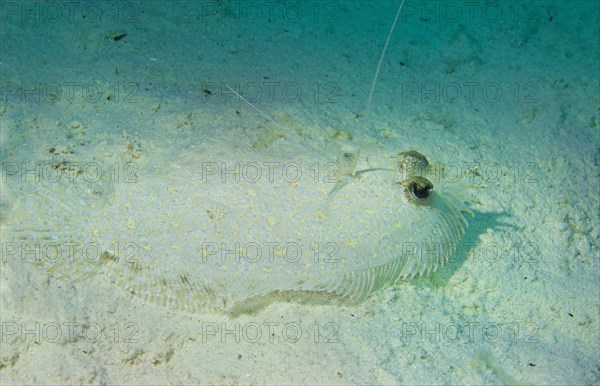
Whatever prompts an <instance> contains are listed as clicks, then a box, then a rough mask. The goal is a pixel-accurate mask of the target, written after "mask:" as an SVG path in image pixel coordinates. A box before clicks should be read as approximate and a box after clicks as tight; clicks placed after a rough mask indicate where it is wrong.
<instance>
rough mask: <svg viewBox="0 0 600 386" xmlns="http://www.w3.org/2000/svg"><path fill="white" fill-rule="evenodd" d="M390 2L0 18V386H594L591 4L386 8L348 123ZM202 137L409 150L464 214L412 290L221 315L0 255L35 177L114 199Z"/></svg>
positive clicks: (262, 144)
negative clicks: (450, 244)
mask: <svg viewBox="0 0 600 386" xmlns="http://www.w3.org/2000/svg"><path fill="white" fill-rule="evenodd" d="M398 6H399V2H396V1H371V2H359V1H347V2H346V1H344V2H326V1H323V2H310V1H307V2H281V3H279V2H277V3H273V4H272V3H266V2H261V1H258V2H253V1H248V2H236V1H223V2H218V1H196V2H178V3H170V2H158V1H157V2H128V3H116V2H86V3H78V2H75V3H71V2H69V3H61V2H27V3H21V2H7V1H3V2H2V3H0V7H1V11H2V13H1V14H0V23H1V24H0V33H1V34H2V38H1V43H0V52H1V56H0V85H1V93H2V95H1V97H2V101H1V105H0V129H1V131H0V146H1V151H2V153H1V161H2V165H3V166H2V171H3V178H2V185H1V186H0V187H1V196H0V198H1V206H0V208H1V210H2V213H1V216H0V226H1V228H0V229H1V231H2V265H1V268H2V270H1V304H0V306H1V323H2V328H1V332H2V336H1V339H2V341H1V343H2V347H1V355H0V381H1V382H2V384H184V383H185V384H458V383H460V384H598V383H599V382H600V366H599V359H600V358H599V354H598V353H599V352H600V347H599V346H600V343H599V342H600V339H599V335H600V334H599V331H600V325H599V311H598V310H599V299H600V297H599V295H600V279H599V256H598V245H599V244H598V242H599V238H600V224H599V221H598V213H599V202H598V201H599V197H600V194H599V193H600V192H599V181H598V172H599V168H600V146H599V145H600V143H599V116H598V114H599V111H598V108H599V106H600V103H599V99H598V91H599V85H598V80H599V73H598V68H600V66H599V58H600V55H599V52H598V47H599V44H598V43H599V40H600V38H599V36H598V30H599V29H598V25H599V24H598V23H599V20H598V18H599V5H598V3H597V2H593V1H574V2H570V3H568V4H567V3H565V2H562V1H556V2H555V1H536V2H531V3H527V4H525V3H516V2H515V3H513V2H500V3H498V4H496V6H492V5H490V4H489V3H483V2H481V3H479V2H471V3H469V4H467V3H464V2H416V1H407V2H406V3H405V5H404V8H403V10H402V13H401V15H400V17H399V19H398V24H397V25H396V29H395V31H394V33H393V35H392V36H391V39H390V44H389V47H388V51H387V54H386V57H385V59H384V61H383V63H382V66H381V72H380V74H379V81H378V83H377V85H376V88H375V92H374V96H373V103H372V105H371V108H370V110H369V111H368V114H367V115H366V116H365V108H366V104H367V98H368V93H369V88H370V85H371V80H372V77H373V74H374V72H375V68H376V66H377V61H378V59H379V55H380V53H381V50H382V48H383V45H384V43H385V39H386V36H387V34H388V32H389V28H390V26H391V24H392V21H393V17H394V15H395V13H396V11H397V9H398ZM57 12H58V13H57ZM226 85H228V86H230V87H232V88H233V89H235V90H237V92H239V93H240V94H241V95H243V96H244V97H245V98H246V99H247V100H249V101H251V102H252V104H253V105H254V106H255V107H256V108H258V109H259V110H260V111H262V112H263V113H264V114H265V115H267V116H268V118H267V117H265V116H263V115H262V114H260V113H259V112H257V111H256V110H254V109H253V108H252V107H250V106H249V105H248V104H247V103H245V102H244V101H242V100H240V99H239V98H237V97H236V95H234V94H232V93H231V92H230V91H229V89H228V88H227V86H226ZM222 138H227V139H228V140H233V141H239V142H240V143H245V144H249V145H251V146H254V147H255V148H263V149H273V148H277V146H278V144H280V143H287V142H291V143H299V144H304V145H306V146H313V147H316V148H318V147H325V144H327V143H329V142H330V141H337V142H344V143H349V144H353V145H355V146H360V145H361V144H368V145H369V146H377V145H380V146H382V147H384V148H386V149H397V150H398V151H406V150H411V149H414V150H418V151H419V152H421V153H423V154H425V155H427V157H428V158H429V160H430V162H431V163H432V164H433V166H434V170H437V171H438V172H437V174H435V176H436V177H437V178H438V179H440V180H444V181H443V182H447V183H452V184H456V186H459V187H460V188H461V189H463V190H464V192H465V195H466V196H468V197H469V202H470V209H471V210H472V211H473V212H474V213H475V217H474V218H473V219H472V220H471V226H470V228H469V229H468V230H467V233H466V235H465V236H464V238H463V239H462V241H461V249H460V252H459V253H458V254H457V256H455V257H453V259H452V260H451V262H450V263H449V264H448V265H446V266H445V267H444V268H443V269H441V270H438V271H437V272H435V273H434V274H433V275H430V276H428V277H424V278H418V279H414V280H409V281H406V282H402V283H399V284H396V285H394V286H392V287H389V288H387V289H384V290H382V291H379V292H377V293H375V294H373V295H372V296H370V297H369V298H368V299H366V300H365V301H363V302H360V303H358V304H345V303H343V302H340V301H339V300H335V299H321V298H319V299H313V298H301V299H297V298H295V297H294V296H282V297H276V296H274V297H273V299H270V301H269V302H266V303H264V304H261V306H260V307H253V308H252V307H250V308H249V309H248V310H246V311H244V312H240V313H236V314H233V315H232V314H223V313H219V312H215V311H211V310H208V309H207V310H201V311H198V312H193V313H192V312H186V311H182V310H173V309H169V308H168V307H163V306H161V305H159V304H155V303H153V302H147V301H144V300H143V299H140V298H137V297H130V296H129V295H128V294H127V293H126V292H125V291H122V290H120V289H118V288H116V287H115V286H113V285H111V284H110V283H109V282H108V280H107V278H105V277H91V278H86V279H85V280H83V279H82V280H68V279H67V280H55V279H50V277H49V275H48V273H47V272H45V271H44V270H41V269H38V268H37V267H36V266H34V265H33V264H30V263H29V262H28V261H24V260H27V258H25V259H23V258H22V256H26V257H27V256H29V257H31V256H32V254H33V255H35V253H40V252H39V249H36V248H37V247H36V245H35V242H36V241H39V242H41V243H43V241H44V240H43V239H40V240H33V244H31V243H30V244H28V245H26V246H23V245H22V244H20V243H19V242H15V241H14V240H11V238H10V235H11V234H14V232H16V231H19V229H15V226H14V224H15V223H17V221H16V220H15V219H17V218H19V216H21V215H22V213H20V212H18V211H15V210H14V208H15V207H16V206H17V205H16V203H18V202H19V197H20V196H21V195H26V194H31V192H32V191H34V190H35V189H34V188H35V187H36V185H35V184H36V183H37V181H36V178H37V177H40V175H39V170H38V169H36V168H35V166H34V165H35V164H36V162H41V163H47V162H48V161H52V162H55V163H56V164H57V165H59V168H58V169H59V170H61V169H60V165H63V166H62V171H63V172H64V173H66V174H67V175H68V173H69V172H70V171H71V172H72V169H70V168H71V167H72V165H74V164H77V163H79V165H81V164H84V165H87V164H90V163H97V164H99V165H111V166H110V167H108V169H107V170H109V171H111V172H113V173H114V172H115V170H117V171H119V173H120V174H118V176H119V178H120V179H119V182H123V183H124V178H125V177H127V176H128V172H130V170H128V169H125V167H124V165H128V164H129V163H133V164H135V165H137V166H139V167H140V170H143V171H151V170H154V169H153V168H156V167H158V166H157V165H163V167H164V165H176V164H177V162H178V155H180V153H181V151H182V150H183V149H185V150H186V151H187V150H189V149H193V148H194V147H195V146H199V145H200V144H204V143H207V142H210V141H213V140H218V139H222ZM286 141H287V142H286ZM112 166H114V167H112ZM115 167H116V169H115ZM435 167H437V168H438V169H435ZM442 170H444V171H445V172H442ZM86 172H89V173H93V170H92V169H90V170H86ZM63 175H65V174H63ZM91 176H93V175H91ZM114 176H116V175H115V174H113V177H114ZM42 177H43V176H42ZM88 177H89V176H88ZM89 178H93V177H89ZM435 182H436V181H434V183H435ZM116 185H117V189H118V185H119V184H116ZM64 204H65V205H67V206H68V205H69V203H64ZM57 205H59V204H57ZM148 210H151V208H149V209H148ZM159 220H160V219H157V221H159ZM52 231H53V230H49V232H52ZM57 231H58V230H57ZM63 231H64V230H63ZM7 240H8V241H7ZM30 242H31V240H30ZM15 248H16V249H15Z"/></svg>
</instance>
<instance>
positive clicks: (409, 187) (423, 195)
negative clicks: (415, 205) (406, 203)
mask: <svg viewBox="0 0 600 386" xmlns="http://www.w3.org/2000/svg"><path fill="white" fill-rule="evenodd" d="M402 185H404V186H405V188H406V196H407V197H408V198H409V199H410V200H413V201H416V202H420V201H423V200H426V199H427V198H428V197H429V196H430V195H431V191H432V190H433V184H432V183H431V181H429V180H428V179H427V178H425V177H419V176H415V177H411V178H409V179H408V180H406V181H404V183H402Z"/></svg>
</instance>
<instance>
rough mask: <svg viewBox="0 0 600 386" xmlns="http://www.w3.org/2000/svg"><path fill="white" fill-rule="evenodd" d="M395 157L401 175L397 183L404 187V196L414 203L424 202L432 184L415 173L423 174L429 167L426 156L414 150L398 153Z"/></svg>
mask: <svg viewBox="0 0 600 386" xmlns="http://www.w3.org/2000/svg"><path fill="white" fill-rule="evenodd" d="M395 158H397V161H396V162H397V165H398V168H399V170H400V175H401V177H402V181H401V182H399V183H398V184H399V185H401V186H402V187H403V188H404V190H405V193H406V197H407V198H408V199H409V201H411V202H413V203H415V204H426V203H427V201H428V200H427V198H429V196H431V191H432V190H433V184H432V183H431V181H429V180H428V179H427V178H425V177H421V176H420V175H417V174H424V173H425V172H426V171H427V170H426V169H427V168H428V167H429V162H428V161H427V158H425V156H424V155H423V154H421V153H419V152H416V151H414V150H411V151H406V152H402V153H399V154H398V155H397V156H396V157H395Z"/></svg>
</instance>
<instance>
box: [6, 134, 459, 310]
mask: <svg viewBox="0 0 600 386" xmlns="http://www.w3.org/2000/svg"><path fill="white" fill-rule="evenodd" d="M295 154H297V155H298V156H297V157H296V156H295ZM427 168H428V161H427V159H426V158H425V157H424V156H423V155H421V154H419V153H417V152H415V151H409V152H404V153H398V152H389V151H383V150H382V149H378V148H369V147H363V148H361V150H360V152H359V151H346V152H341V153H340V154H339V156H337V157H331V158H329V157H326V156H323V155H319V154H311V153H308V152H306V151H300V152H280V154H277V152H272V151H271V152H261V151H255V150H254V149H250V148H245V147H243V146H237V145H234V144H231V143H227V142H225V141H223V143H218V144H217V143H216V142H211V143H207V144H205V145H204V146H201V147H199V148H194V149H190V150H189V151H185V152H182V153H181V154H180V155H179V156H178V161H177V162H176V163H173V164H171V165H169V166H168V167H157V168H156V169H154V170H152V173H144V171H143V170H138V171H136V173H134V174H135V176H134V177H135V178H134V179H132V180H131V181H125V183H124V182H123V181H119V182H115V181H111V178H108V177H106V178H104V179H103V180H102V182H101V183H99V184H96V185H95V186H85V187H83V186H81V185H77V184H73V183H72V182H68V181H59V182H56V183H50V182H43V181H42V182H39V183H37V184H35V186H34V188H33V190H34V191H33V192H31V193H30V194H25V195H22V196H21V197H20V198H18V199H16V200H15V202H14V203H13V205H12V211H11V213H12V215H10V218H9V220H8V223H9V224H8V227H9V228H10V229H11V232H10V233H9V234H10V236H9V238H12V240H13V241H15V242H23V241H27V240H29V241H32V240H42V241H43V242H44V243H46V249H45V250H46V252H45V254H42V255H41V256H40V257H39V258H37V259H36V264H38V265H39V266H41V267H43V268H44V269H46V270H47V271H48V272H50V273H51V275H52V276H54V277H56V278H60V279H64V280H72V281H76V282H79V281H80V280H84V279H86V278H89V277H91V276H94V275H102V278H106V280H109V281H111V282H112V283H114V284H116V285H117V286H119V287H120V288H122V289H123V290H125V291H127V292H129V293H131V294H133V295H136V296H140V297H143V298H144V299H148V300H151V301H154V302H157V303H161V304H165V305H168V306H172V307H176V308H184V309H189V310H197V309H201V308H204V307H212V308H217V309H221V310H225V311H231V310H232V309H234V308H235V307H237V306H239V305H241V304H243V303H244V302H246V301H250V300H251V299H255V298H260V297H264V296H267V295H272V294H274V293H278V292H286V293H289V292H291V293H298V294H301V293H321V294H330V295H334V296H339V297H341V298H343V299H348V300H353V301H355V300H362V299H364V298H365V297H367V296H368V295H369V294H371V293H372V292H373V291H375V290H377V289H380V288H382V287H385V286H387V285H391V284H394V283H396V282H398V281H401V280H405V279H408V278H412V277H415V276H421V275H425V274H427V273H430V272H432V271H435V270H436V269H438V268H439V267H441V266H443V265H444V263H445V262H447V261H448V259H449V258H450V256H452V254H453V253H455V251H456V249H457V246H458V243H459V241H460V239H461V237H462V235H463V233H464V230H465V228H466V227H467V226H468V222H467V219H466V214H468V213H471V212H470V211H469V209H468V208H467V206H466V205H465V200H464V199H462V198H460V194H457V193H456V192H454V193H453V192H451V191H449V190H447V189H444V188H442V189H438V188H434V186H433V183H432V182H431V181H429V180H428V179H427V178H426V176H425V174H426V170H427Z"/></svg>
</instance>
